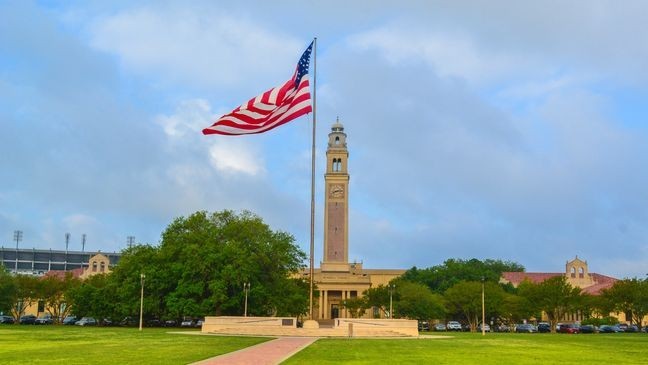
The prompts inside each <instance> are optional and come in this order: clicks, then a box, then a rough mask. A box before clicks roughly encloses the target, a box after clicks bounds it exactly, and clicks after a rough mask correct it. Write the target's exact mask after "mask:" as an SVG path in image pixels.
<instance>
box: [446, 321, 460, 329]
mask: <svg viewBox="0 0 648 365" xmlns="http://www.w3.org/2000/svg"><path fill="white" fill-rule="evenodd" d="M446 328H447V329H448V331H461V323H459V322H457V321H449V322H448V325H447V326H446Z"/></svg>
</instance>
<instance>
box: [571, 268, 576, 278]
mask: <svg viewBox="0 0 648 365" xmlns="http://www.w3.org/2000/svg"><path fill="white" fill-rule="evenodd" d="M571 277H572V278H575V277H576V268H574V267H572V268H571Z"/></svg>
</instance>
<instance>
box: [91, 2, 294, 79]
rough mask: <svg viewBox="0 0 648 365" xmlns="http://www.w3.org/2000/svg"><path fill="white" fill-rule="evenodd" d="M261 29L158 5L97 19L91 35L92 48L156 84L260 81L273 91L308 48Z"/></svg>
mask: <svg viewBox="0 0 648 365" xmlns="http://www.w3.org/2000/svg"><path fill="white" fill-rule="evenodd" d="M259 24H260V23H258V22H253V21H251V20H248V19H246V18H245V17H241V16H237V15H233V14H232V15H230V14H224V13H222V12H220V11H219V9H217V8H216V7H212V8H208V7H204V8H200V7H194V8H193V9H189V8H186V7H184V5H182V6H173V5H172V4H167V5H161V4H159V3H156V5H155V7H139V8H134V9H128V10H124V11H121V12H118V13H116V14H114V15H110V16H106V17H103V18H99V19H97V20H96V21H95V22H94V23H93V24H92V26H91V27H90V32H91V43H92V45H93V46H94V47H96V48H97V49H99V50H103V51H106V52H110V53H114V54H116V55H117V56H118V57H119V59H120V60H121V62H122V64H123V65H124V66H125V67H127V68H128V69H131V70H134V71H135V72H138V73H141V74H144V75H150V76H152V77H153V78H154V79H156V80H171V81H179V82H188V83H190V84H197V85H202V86H214V85H236V84H239V83H241V81H242V80H244V81H248V80H258V79H261V80H263V81H264V82H270V80H272V83H269V85H273V84H274V83H276V82H277V80H279V79H280V78H283V77H284V76H280V77H279V76H276V75H277V73H276V72H277V71H276V70H277V69H280V70H282V69H283V68H279V67H277V66H278V65H281V66H280V67H284V68H285V67H286V66H285V65H290V64H293V63H295V62H296V59H297V57H298V53H299V50H300V48H302V47H304V44H303V42H302V41H299V40H296V39H295V38H293V37H291V36H288V35H286V34H284V33H280V32H277V31H275V30H270V29H265V28H263V27H262V26H261V25H259ZM290 71H291V70H290V69H286V71H285V72H286V75H285V76H286V77H289V76H290ZM269 75H270V76H269ZM272 75H275V77H273V76H272ZM278 77H279V79H278Z"/></svg>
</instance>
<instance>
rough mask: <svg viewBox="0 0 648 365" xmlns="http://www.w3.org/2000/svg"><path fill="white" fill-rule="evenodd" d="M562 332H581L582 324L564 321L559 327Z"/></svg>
mask: <svg viewBox="0 0 648 365" xmlns="http://www.w3.org/2000/svg"><path fill="white" fill-rule="evenodd" d="M558 332H560V333H580V326H578V325H576V324H574V323H563V324H562V325H560V329H558Z"/></svg>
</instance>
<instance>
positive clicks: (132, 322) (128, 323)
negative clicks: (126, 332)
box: [119, 317, 137, 327]
mask: <svg viewBox="0 0 648 365" xmlns="http://www.w3.org/2000/svg"><path fill="white" fill-rule="evenodd" d="M119 324H120V325H121V326H124V327H132V326H137V320H136V319H135V318H133V317H124V319H122V321H121V322H119Z"/></svg>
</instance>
